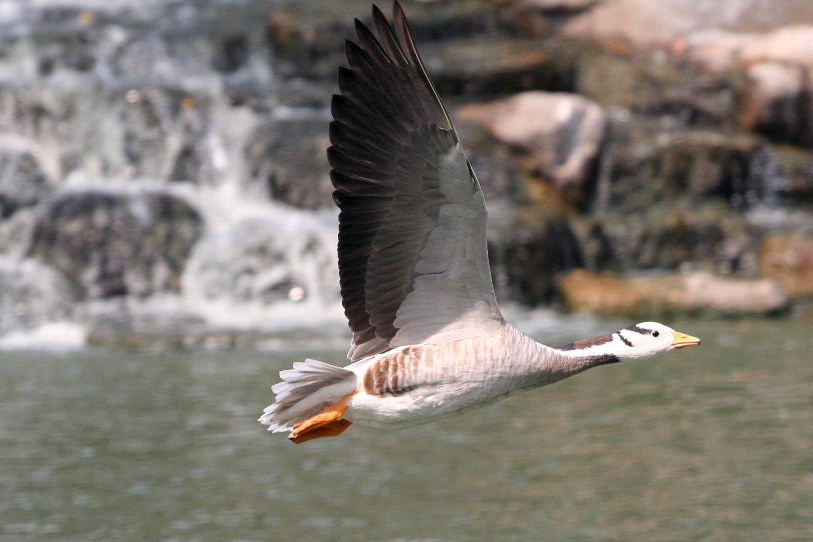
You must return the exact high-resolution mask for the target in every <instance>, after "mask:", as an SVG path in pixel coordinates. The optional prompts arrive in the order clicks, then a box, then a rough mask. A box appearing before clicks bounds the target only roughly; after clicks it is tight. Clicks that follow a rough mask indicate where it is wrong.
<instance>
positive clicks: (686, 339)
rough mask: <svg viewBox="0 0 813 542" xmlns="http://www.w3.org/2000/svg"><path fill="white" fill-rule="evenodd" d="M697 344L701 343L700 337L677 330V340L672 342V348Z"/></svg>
mask: <svg viewBox="0 0 813 542" xmlns="http://www.w3.org/2000/svg"><path fill="white" fill-rule="evenodd" d="M696 344H700V339H698V338H697V337H692V336H691V335H686V334H685V333H681V332H680V331H675V340H674V342H673V343H672V348H686V347H687V346H694V345H696Z"/></svg>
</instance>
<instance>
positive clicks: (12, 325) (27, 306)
mask: <svg viewBox="0 0 813 542" xmlns="http://www.w3.org/2000/svg"><path fill="white" fill-rule="evenodd" d="M74 301H75V300H74V297H73V295H72V292H71V288H70V286H69V284H68V282H67V281H66V280H65V278H64V277H63V276H61V275H60V273H59V272H57V271H55V270H53V269H52V268H50V267H48V266H46V265H44V264H41V263H39V262H36V261H33V260H27V261H25V262H16V261H12V260H10V259H6V258H3V257H0V335H3V334H5V333H7V332H9V331H13V330H15V329H21V328H22V329H25V328H30V327H33V326H37V325H40V324H43V323H45V322H49V321H57V320H60V319H62V318H66V317H68V316H69V315H70V314H71V307H72V305H73V303H74Z"/></svg>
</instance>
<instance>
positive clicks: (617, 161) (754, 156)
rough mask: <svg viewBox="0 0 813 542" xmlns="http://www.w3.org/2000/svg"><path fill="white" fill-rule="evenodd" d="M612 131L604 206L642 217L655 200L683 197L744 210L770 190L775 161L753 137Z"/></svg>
mask: <svg viewBox="0 0 813 542" xmlns="http://www.w3.org/2000/svg"><path fill="white" fill-rule="evenodd" d="M612 133H613V138H612V140H611V141H610V143H609V144H608V146H607V147H606V149H605V154H606V157H605V159H606V160H607V161H608V162H609V164H610V165H609V170H610V171H609V179H610V182H609V186H608V189H607V191H606V194H605V200H604V202H603V203H604V204H606V206H607V207H608V208H611V209H615V210H623V211H625V212H631V211H636V212H644V213H646V212H647V211H648V209H650V208H651V207H652V206H654V205H656V204H658V203H660V202H663V201H672V202H674V201H676V200H677V199H681V198H682V199H686V198H688V199H691V200H692V201H699V200H701V199H706V200H708V199H717V200H718V201H721V202H726V203H728V205H730V206H731V207H734V208H737V209H747V208H749V207H752V206H754V205H755V204H757V203H760V202H763V201H765V200H766V198H767V197H768V196H769V193H770V191H771V190H773V184H774V182H775V179H774V176H775V173H776V171H775V169H776V167H777V166H776V163H775V159H774V157H773V155H772V154H771V153H770V152H769V149H768V148H767V146H766V145H765V144H764V143H763V142H762V141H760V140H759V139H758V138H756V137H754V136H751V135H748V134H744V133H742V132H735V131H732V132H729V131H715V130H709V129H692V130H673V129H672V130H669V129H661V128H659V127H657V126H650V125H648V124H646V123H641V122H627V121H625V122H620V123H619V122H615V123H614V124H613V128H612Z"/></svg>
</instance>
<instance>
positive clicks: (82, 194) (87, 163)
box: [0, 0, 345, 348]
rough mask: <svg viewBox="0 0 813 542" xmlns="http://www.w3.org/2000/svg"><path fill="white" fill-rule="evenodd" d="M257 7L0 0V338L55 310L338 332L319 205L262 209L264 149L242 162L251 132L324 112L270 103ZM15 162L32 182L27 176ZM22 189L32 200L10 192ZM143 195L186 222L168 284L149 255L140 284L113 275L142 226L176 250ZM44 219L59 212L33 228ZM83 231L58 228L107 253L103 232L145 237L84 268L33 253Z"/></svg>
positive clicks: (36, 324) (271, 163)
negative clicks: (171, 207) (193, 221)
mask: <svg viewBox="0 0 813 542" xmlns="http://www.w3.org/2000/svg"><path fill="white" fill-rule="evenodd" d="M270 7H271V4H270V3H269V2H267V1H263V2H257V1H248V2H247V1H237V0H234V1H216V2H184V3H178V2H173V3H164V2H140V3H137V4H133V3H130V2H104V3H100V2H92V1H90V0H82V1H77V2H70V1H56V0H53V1H45V0H38V1H37V2H32V3H30V4H26V5H24V6H21V5H19V4H16V3H13V2H11V3H10V2H5V1H0V31H2V32H3V33H4V34H6V35H7V36H10V37H12V38H13V39H11V40H9V41H8V42H7V43H5V44H4V45H3V46H2V47H4V48H5V50H4V51H3V52H4V53H5V54H3V55H0V89H2V92H0V133H1V134H2V135H0V283H1V284H2V288H3V295H2V296H0V337H2V336H9V335H10V334H15V335H14V337H16V338H19V334H20V333H21V332H24V331H25V330H35V329H37V330H38V329H39V328H40V326H42V325H48V324H49V323H50V324H53V323H54V322H60V321H66V320H70V321H73V322H78V323H80V324H82V325H84V326H85V327H86V328H87V329H89V330H90V329H91V328H93V329H106V330H109V329H116V330H118V329H121V330H123V331H124V332H130V331H146V332H155V331H165V330H166V329H167V326H170V328H176V329H180V330H183V327H184V326H185V325H188V323H189V322H194V323H195V326H196V328H195V329H197V330H200V329H224V328H225V329H235V328H237V329H240V330H256V331H260V332H266V331H279V330H289V329H292V328H297V327H302V326H307V325H310V326H320V327H321V328H322V329H324V327H325V326H326V325H329V326H330V328H331V329H334V330H336V332H337V333H342V332H343V331H344V326H345V324H344V322H343V319H342V313H341V307H340V303H339V295H338V284H337V282H338V281H337V277H336V253H335V243H336V212H335V210H333V209H330V208H326V209H325V210H322V211H316V212H314V211H311V210H303V209H298V208H295V207H293V206H290V205H286V204H285V203H282V202H279V201H274V199H273V195H272V194H269V186H268V176H269V174H273V170H274V169H275V167H276V166H275V157H274V156H261V157H260V158H259V160H261V161H263V163H262V164H260V165H258V164H257V163H256V161H257V160H258V158H257V157H256V156H255V157H253V158H252V160H254V163H250V160H249V157H248V151H247V149H248V148H249V146H250V145H251V144H253V143H254V142H255V141H256V139H257V137H258V134H260V133H262V132H263V131H266V132H267V131H269V129H270V130H271V131H273V130H275V129H277V130H282V129H284V127H285V124H284V123H285V121H286V120H287V119H288V118H290V117H291V115H292V111H293V112H294V116H299V117H305V118H309V119H311V120H314V119H315V120H316V121H318V122H322V121H324V130H325V132H326V130H327V121H328V118H327V112H326V111H324V110H320V109H309V108H304V109H302V108H300V109H299V110H297V109H296V108H294V109H293V110H292V109H291V107H290V106H288V105H287V104H284V103H282V102H281V101H280V99H279V97H278V96H279V91H280V89H281V88H282V86H284V83H280V82H277V81H276V80H275V78H274V74H273V59H272V58H271V57H270V52H269V49H268V47H267V46H264V44H263V43H261V42H262V40H263V32H264V26H263V21H264V17H265V15H266V14H267V12H268V9H269V8H270ZM269 127H270V128H269ZM4 157H7V159H5V161H4ZM24 160H29V161H30V162H31V163H32V164H33V166H31V167H29V169H32V168H33V170H34V173H35V174H36V175H38V176H39V177H41V178H42V179H44V182H43V183H41V184H42V185H43V186H39V187H33V186H30V185H32V182H31V178H33V177H32V175H33V174H28V175H27V176H24V175H22V173H24V172H23V171H22V169H21V166H20V165H19V164H20V163H22V161H24ZM3 164H5V165H6V167H5V168H4V167H2V166H3ZM326 173H327V172H326V171H325V179H324V181H325V183H327V178H326ZM21 182H23V183H26V185H25V188H27V189H28V191H31V190H33V189H34V188H38V189H39V192H36V193H35V194H34V195H33V196H31V197H29V198H28V199H25V200H24V201H23V200H22V199H21V198H22V195H23V192H25V191H24V190H21V189H20V183H21ZM15 194H16V196H15ZM157 196H162V197H163V198H164V199H161V200H160V201H161V202H162V203H160V205H162V206H164V207H165V206H166V201H165V200H166V198H169V199H170V200H179V201H181V202H184V204H188V206H190V207H191V209H192V210H193V211H190V212H194V213H195V214H196V215H197V216H199V219H200V222H201V224H202V228H201V230H202V232H201V233H200V234H199V235H198V236H197V238H196V239H197V240H196V241H195V243H194V246H192V247H191V252H189V256H188V258H187V259H186V261H185V262H183V268H182V271H181V272H180V277H179V279H178V280H175V279H174V278H173V277H172V276H171V270H170V271H167V270H166V269H163V268H161V265H162V264H161V262H160V261H158V262H157V263H156V264H155V265H153V266H152V267H151V268H150V270H149V271H148V272H147V275H145V276H142V275H143V273H142V274H141V275H139V272H135V271H134V272H131V271H132V269H128V267H129V268H132V267H134V266H133V265H132V262H128V261H127V256H126V255H127V254H130V255H131V256H130V257H133V256H132V255H139V254H140V255H141V257H142V258H143V257H144V255H145V254H147V252H146V251H145V250H141V251H140V249H139V247H138V244H139V243H147V242H149V239H151V237H150V236H152V237H155V236H156V235H158V236H160V243H162V244H159V248H161V249H162V250H165V251H168V252H167V254H168V255H169V256H170V257H171V256H172V255H173V254H172V251H176V250H177V247H174V246H173V243H175V244H176V245H177V242H178V241H177V235H175V234H173V232H172V231H170V232H169V233H166V232H165V231H164V230H166V229H167V228H169V229H170V230H171V229H172V228H173V226H174V224H175V220H176V219H175V218H174V217H173V216H171V215H170V216H167V217H164V218H163V221H156V220H157V219H156V218H155V215H156V214H160V212H161V208H162V207H156V197H157ZM111 198H112V203H111V202H109V201H108V200H109V199H111ZM97 200H98V201H101V202H102V203H98V204H94V203H92V202H94V201H97ZM86 201H88V202H91V203H90V204H88V205H91V208H90V210H87V211H83V210H82V209H81V207H82V205H84V203H83V202H86ZM65 202H67V203H65ZM68 204H70V205H72V206H73V207H77V206H78V207H79V208H80V210H79V211H71V213H72V214H70V213H69V216H68V217H67V218H65V212H63V211H61V210H60V209H61V207H59V206H60V205H61V206H62V207H65V206H69V205H68ZM92 205H96V207H92ZM111 206H112V207H111ZM83 212H85V213H86V214H88V213H89V214H88V216H89V218H87V217H85V215H82V214H81V213H83ZM60 213H61V214H60ZM100 213H101V214H100ZM3 214H6V215H7V216H6V217H5V219H2V216H3ZM187 214H188V213H187ZM77 217H78V218H77ZM93 217H96V218H93ZM187 218H189V217H187ZM49 220H51V221H55V220H63V222H61V223H57V224H56V226H54V227H51V228H50V229H49V227H48V225H47V224H46V225H45V226H43V224H42V223H43V222H47V221H49ZM122 221H124V225H121V222H122ZM96 227H98V228H99V232H97V234H96V235H95V236H91V237H92V241H89V240H87V239H86V238H85V237H87V236H85V237H82V236H83V235H84V232H81V231H79V232H74V234H73V235H74V237H69V238H70V239H75V240H76V243H77V246H80V247H87V246H92V244H93V243H95V245H94V246H100V243H101V244H104V246H106V247H108V248H110V247H111V244H112V243H115V241H111V240H110V239H108V238H106V236H107V237H109V236H110V235H112V234H113V233H111V232H121V231H125V232H132V231H133V230H134V229H139V228H140V230H139V231H142V230H143V231H142V233H136V234H134V236H135V239H134V240H133V241H132V242H133V243H134V244H133V246H132V247H126V246H125V247H123V248H122V247H118V246H115V245H114V246H112V248H110V250H112V251H113V254H114V255H115V254H124V255H125V256H122V258H123V260H122V261H117V262H98V263H97V262H95V260H94V259H95V258H98V257H99V255H98V254H86V255H84V258H87V259H88V260H93V261H90V263H88V265H86V266H84V267H82V265H84V262H82V261H79V262H77V261H76V258H73V259H71V258H70V255H67V256H65V255H63V257H62V260H60V259H59V258H54V260H53V261H48V257H47V256H44V254H45V255H47V254H49V251H51V252H53V251H54V250H55V249H54V246H53V245H54V244H55V243H57V242H58V241H53V240H50V238H51V237H53V236H54V235H63V234H64V235H72V234H71V232H63V231H62V230H65V229H70V228H74V229H75V228H80V229H82V228H90V229H91V230H93V229H94V228H96ZM60 228H61V230H60ZM116 228H118V229H116ZM53 230H56V232H54V231H53ZM42 231H45V232H46V233H42ZM94 231H95V230H94ZM37 232H39V233H37ZM144 232H146V233H144ZM156 232H158V233H156ZM37 235H39V237H37ZM144 236H147V240H146V241H145V240H144ZM49 243H50V244H49ZM43 246H44V247H45V248H42V247H43ZM184 254H186V253H185V252H184ZM184 258H186V256H184ZM79 259H80V260H81V257H80V258H79ZM159 260H160V258H159ZM170 260H171V258H170ZM65 261H67V262H68V263H65ZM163 265H164V267H166V264H163ZM111 266H113V267H112V268H111ZM122 266H124V269H123V270H119V268H121V267H122ZM77 267H78V269H79V271H80V272H75V273H73V275H72V274H71V273H72V272H73V269H74V268H77ZM111 269H112V271H111ZM60 270H61V271H63V273H60ZM100 270H101V271H100ZM105 273H106V274H108V275H109V274H110V273H114V274H115V273H118V275H117V276H116V277H114V278H115V281H114V283H115V284H118V286H114V287H109V283H110V281H109V279H106V280H107V282H105V283H104V284H103V286H104V285H107V286H108V288H107V290H105V288H104V287H99V288H94V281H98V280H101V279H100V278H99V276H101V275H104V274H105ZM65 274H67V275H68V277H69V278H68V279H66V278H64V276H63V275H65ZM119 275H120V276H119ZM116 281H117V282H116ZM145 281H146V282H147V283H153V284H159V283H160V284H163V285H169V286H167V287H166V288H164V287H163V286H160V285H159V286H158V287H157V288H156V287H154V286H153V287H147V286H144V285H143V284H144V283H145ZM156 281H157V282H156ZM173 285H174V286H173ZM94 292H96V293H94ZM98 292H102V293H101V294H99V293H98ZM105 292H108V293H105ZM110 292H112V293H110ZM138 292H148V294H147V295H141V294H139V293H138ZM51 339H53V337H51V338H50V339H49V340H51ZM4 344H5V345H6V346H9V345H10V346H9V347H14V346H19V345H20V344H21V341H20V340H17V339H15V340H11V341H6V343H3V342H2V339H0V348H1V347H3V345H4Z"/></svg>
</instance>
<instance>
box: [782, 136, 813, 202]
mask: <svg viewBox="0 0 813 542" xmlns="http://www.w3.org/2000/svg"><path fill="white" fill-rule="evenodd" d="M773 156H774V158H775V160H776V168H777V169H776V174H777V175H776V176H775V177H774V181H775V182H776V184H775V185H774V187H773V188H775V190H776V197H777V201H774V202H772V203H774V204H780V205H783V206H789V207H803V208H805V209H809V208H810V203H812V202H813V168H811V164H813V153H811V152H810V151H809V150H804V149H799V148H796V147H790V146H782V147H776V148H774V149H773Z"/></svg>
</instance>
